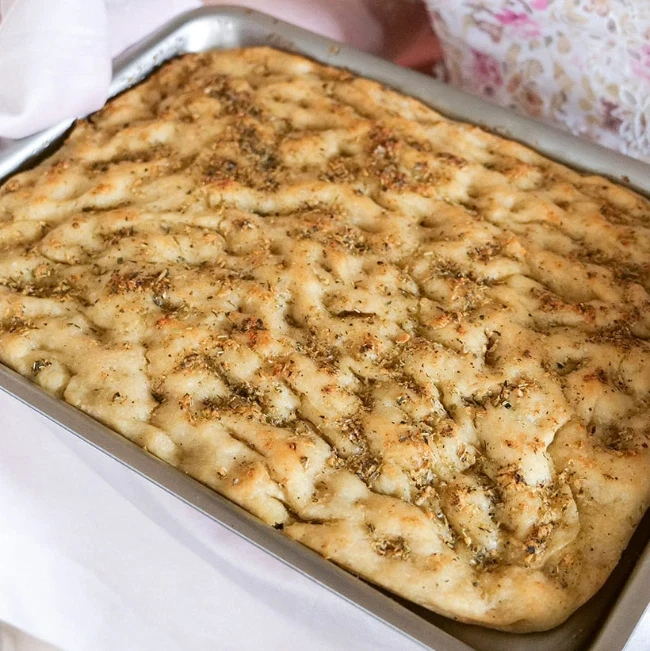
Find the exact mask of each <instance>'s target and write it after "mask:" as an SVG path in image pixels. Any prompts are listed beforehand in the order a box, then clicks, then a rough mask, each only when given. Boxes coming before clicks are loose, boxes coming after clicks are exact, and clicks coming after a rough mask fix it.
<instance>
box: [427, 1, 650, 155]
mask: <svg viewBox="0 0 650 651" xmlns="http://www.w3.org/2000/svg"><path fill="white" fill-rule="evenodd" d="M426 2H427V5H428V8H429V12H430V15H431V19H432V22H433V25H434V28H435V31H436V34H437V35H438V37H439V39H440V42H441V45H442V48H443V51H444V68H443V74H444V75H445V76H446V77H447V79H448V80H449V81H451V82H452V83H453V84H456V85H458V86H459V87H461V88H463V89H465V90H468V91H470V92H474V93H477V94H480V95H484V96H486V97H488V98H489V99H491V100H493V101H495V102H497V103H499V104H501V105H503V106H508V107H512V108H515V109H517V110H519V111H522V112H524V113H527V114H528V115H530V116H532V117H535V118H539V119H542V120H545V121H548V122H551V123H554V124H557V125H560V126H564V127H566V128H567V129H569V130H570V131H573V132H574V133H575V134H577V135H580V136H583V137H586V138H589V139H591V140H594V141H596V142H599V143H601V144H602V145H605V146H606V147H610V148H612V149H618V150H620V151H622V152H623V153H625V154H628V155H629V156H632V157H634V158H638V159H641V160H644V161H646V162H650V0H478V1H477V0H458V1H457V2H448V0H426Z"/></svg>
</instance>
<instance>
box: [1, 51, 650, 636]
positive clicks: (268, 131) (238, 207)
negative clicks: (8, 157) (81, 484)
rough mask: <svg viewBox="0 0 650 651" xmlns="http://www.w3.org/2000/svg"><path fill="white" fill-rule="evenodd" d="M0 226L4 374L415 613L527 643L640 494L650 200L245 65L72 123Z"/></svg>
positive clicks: (293, 59) (451, 126)
mask: <svg viewBox="0 0 650 651" xmlns="http://www.w3.org/2000/svg"><path fill="white" fill-rule="evenodd" d="M0 219H1V221H0V246H1V247H2V255H1V256H0V319H1V328H0V360H1V361H2V362H3V363H5V364H7V365H8V366H10V367H12V368H14V369H16V370H17V371H18V372H20V373H22V374H23V375H25V376H26V377H28V378H30V379H31V380H33V381H34V382H36V383H37V384H39V385H41V386H42V387H44V388H45V389H46V390H47V391H49V392H51V393H53V394H54V395H56V396H60V397H61V398H63V399H65V400H66V401H67V402H69V403H70V404H72V405H74V406H76V407H78V408H79V409H81V410H83V411H85V412H86V413H88V414H90V415H92V416H93V417H95V418H97V419H99V420H100V421H102V422H104V423H106V424H107V425H109V426H110V427H112V428H113V429H115V430H116V431H118V432H120V433H122V434H123V435H125V436H126V437H128V438H129V439H131V440H133V441H135V442H136V443H138V444H139V445H141V446H142V447H143V448H145V449H147V450H149V451H151V452H152V453H154V454H156V455H158V456H159V457H161V458H162V459H164V460H166V461H168V462H169V463H170V464H173V465H174V466H176V467H177V468H179V469H180V470H182V471H183V472H185V473H187V474H189V475H191V476H192V477H195V478H196V479H198V480H200V481H201V482H203V483H205V484H207V485H208V486H210V487H212V488H214V489H215V490H217V491H219V492H220V493H222V494H224V495H226V496H228V497H229V498H230V499H232V500H233V501H235V502H236V503H238V504H240V505H242V506H243V507H244V508H246V509H247V510H248V511H250V512H251V513H253V514H255V515H257V516H258V517H260V518H261V519H262V520H264V521H266V522H267V523H269V524H271V525H275V526H276V527H277V528H280V529H282V530H283V531H284V533H285V534H286V535H288V536H290V537H291V538H294V539H296V540H298V541H300V542H302V543H304V544H305V545H308V546H309V547H311V548H313V549H315V550H317V551H318V552H320V553H321V554H322V555H323V556H325V557H327V558H329V559H332V560H333V561H335V562H336V563H338V564H340V565H342V566H344V567H346V568H349V569H350V570H352V571H353V572H355V573H358V574H359V575H361V576H363V577H365V578H367V579H369V580H370V581H373V582H376V583H378V584H380V585H382V586H384V587H386V588H388V589H390V590H392V591H394V592H395V593H398V594H400V595H402V596H404V597H407V598H408V599H411V600H413V601H415V602H417V603H419V604H422V605H423V606H426V607H428V608H431V609H433V610H435V611H438V612H440V613H443V614H445V615H448V616H450V617H454V618H456V619H459V620H462V621H466V622H474V623H481V624H484V625H487V626H491V627H497V628H502V629H505V630H512V631H531V630H541V629H546V628H549V627H552V626H554V625H556V624H558V623H560V622H562V621H563V620H564V619H565V618H566V617H567V616H568V615H569V614H570V613H571V612H572V611H573V610H574V609H575V608H577V607H578V606H579V605H580V604H582V603H584V602H585V601H586V600H587V599H588V598H589V597H590V596H591V595H593V594H594V593H595V591H596V590H597V589H598V588H599V587H600V585H601V584H602V583H603V581H604V580H605V578H606V577H607V575H608V574H609V573H610V571H611V570H612V568H613V567H614V566H615V564H616V562H617V561H618V558H619V556H620V554H621V552H622V551H623V549H624V548H625V546H626V544H627V541H628V539H629V538H630V536H631V534H632V532H633V530H634V528H635V527H636V525H637V524H638V522H639V520H640V518H641V516H642V515H643V513H644V511H645V510H646V508H647V506H648V500H649V497H650V479H649V477H650V450H649V449H648V446H649V441H650V438H649V431H650V413H649V410H648V404H649V402H648V399H649V395H650V345H649V343H648V337H649V336H650V302H649V298H648V290H650V267H649V262H650V204H649V202H648V201H647V200H645V199H643V198H642V197H640V196H637V195H636V194H635V193H633V192H631V191H629V190H626V189H623V188H622V187H618V186H616V185H615V184H613V183H611V182H609V181H607V180H604V179H602V178H598V177H594V176H585V175H582V174H579V173H577V172H574V171H571V170H569V169H567V168H566V167H563V166H561V165H558V164H556V163H553V162H551V161H549V160H547V159H545V158H543V157H542V156H540V155H538V154H536V153H534V152H532V151H531V150H529V149H527V148H525V147H523V146H521V145H519V144H516V143H513V142H510V141H508V140H505V139H503V138H500V137H497V136H495V135H491V134H489V133H487V132H485V131H483V130H481V129H480V128H478V127H474V126H470V125H466V124H458V123H455V122H452V121H449V120H447V119H445V118H444V117H442V116H440V115H439V114H437V113H436V112H434V111H432V110H431V109H429V108H427V107H426V106H424V105H422V104H421V103H419V102H416V101H414V100H413V99H410V98H407V97H404V96H403V95H400V94H398V93H396V92H394V91H391V90H388V89H386V88H383V87H382V86H380V85H379V84H377V83H374V82H371V81H368V80H365V79H360V78H358V77H356V76H354V75H352V74H350V73H348V72H346V71H343V70H338V69H335V68H329V67H325V66H322V65H319V64H317V63H314V62H311V61H309V60H306V59H304V58H301V57H298V56H293V55H290V54H286V53H282V52H279V51H275V50H272V49H268V48H254V49H245V50H234V51H220V52H208V53H204V54H198V55H187V56H184V57H181V58H179V59H176V60H174V61H172V62H170V63H168V64H166V65H164V66H163V67H162V68H161V69H160V70H159V71H158V72H156V73H155V74H153V75H152V76H151V77H150V78H149V79H148V80H147V81H145V82H144V83H142V84H140V85H139V86H137V87H135V88H133V89H132V90H129V91H128V92H126V93H124V94H123V95H121V96H120V97H118V98H116V99H114V100H112V101H110V102H109V103H108V105H107V106H106V107H105V108H104V109H103V110H101V111H100V112H98V113H97V114H95V115H93V116H91V117H90V118H89V119H88V120H81V121H79V122H78V123H77V125H76V126H75V127H74V129H73V131H72V133H71V134H70V135H69V137H68V138H67V140H66V142H65V143H64V144H63V145H62V146H61V147H60V149H59V150H58V151H57V152H56V153H54V154H53V155H52V156H50V157H49V158H47V159H46V160H45V161H43V162H42V163H40V164H39V165H38V166H37V167H35V168H34V169H32V170H30V171H27V172H23V173H20V174H18V175H16V176H14V177H13V178H11V179H10V180H8V181H7V182H5V183H4V184H3V185H2V186H1V187H0ZM34 453H35V454H37V453H38V451H36V450H35V451H34Z"/></svg>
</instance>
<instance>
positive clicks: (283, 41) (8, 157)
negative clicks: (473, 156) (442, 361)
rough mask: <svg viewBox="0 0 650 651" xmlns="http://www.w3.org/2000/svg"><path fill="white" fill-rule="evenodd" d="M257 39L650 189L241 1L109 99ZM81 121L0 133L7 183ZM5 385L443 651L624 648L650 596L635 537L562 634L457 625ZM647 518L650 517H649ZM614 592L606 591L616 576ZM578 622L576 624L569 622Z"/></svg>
mask: <svg viewBox="0 0 650 651" xmlns="http://www.w3.org/2000/svg"><path fill="white" fill-rule="evenodd" d="M252 45H269V46H273V47H277V48H280V49H284V50H289V51H293V52H296V53H299V54H303V55H305V56H308V57H311V58H313V59H316V60H318V61H321V62H323V63H328V64H331V65H336V66H339V67H345V68H348V69H349V70H351V71H353V72H355V73H358V74H361V75H363V76H366V77H369V78H372V79H376V80H377V81H380V82H382V83H385V84H386V85H388V86H390V87H392V88H395V89H397V90H400V91H402V92H404V93H406V94H408V95H411V96H413V97H416V98H418V99H420V100H422V101H423V102H425V103H426V104H429V105H430V106H432V107H433V108H435V109H436V110H439V111H440V112H441V113H443V114H445V115H448V116H449V117H452V118H455V119H459V120H463V121H467V122H473V123H475V124H479V125H481V126H484V127H485V128H487V129H489V130H491V131H494V132H496V133H499V134H501V135H504V136H506V137H509V138H512V139H514V140H518V141H520V142H523V143H524V144H527V145H529V146H531V147H533V148H534V149H537V150H538V151H540V152H542V153H544V154H545V155H547V156H549V157H550V158H553V159H555V160H558V161H560V162H563V163H565V164H567V165H570V166H572V167H575V168H578V169H581V170H584V171H585V172H593V173H596V174H600V175H606V176H608V177H610V178H612V179H614V180H616V181H618V182H619V183H621V184H623V185H628V186H629V187H631V188H633V189H635V190H637V191H639V192H641V193H643V194H646V195H648V194H650V166H648V165H645V164H644V163H641V162H639V161H635V160H633V159H630V158H627V157H625V156H622V155H620V154H616V153H613V152H611V151H609V150H607V149H605V148H603V147H600V146H598V145H594V144H591V143H588V142H585V141H582V140H580V139H578V138H575V137H573V136H571V135H568V134H566V133H564V132H562V131H560V130H558V129H555V128H553V127H550V126H547V125H544V124H541V123H538V122H535V121H532V120H529V119H527V118H524V117H522V116H519V115H517V114H515V113H513V112H511V111H508V110H505V109H502V108H499V107H497V106H494V105H492V104H489V103H487V102H485V101H483V100H481V99H479V98H477V97H474V96H471V95H467V94H466V93H463V92H461V91H459V90H457V89H454V88H452V87H449V86H447V85H445V84H442V83H440V82H437V81H435V80H433V79H431V78H429V77H426V76H424V75H421V74H419V73H416V72H413V71H410V70H406V69H404V68H400V67H398V66H396V65H394V64H391V63H389V62H387V61H384V60H382V59H378V58H377V57H374V56H372V55H369V54H366V53H363V52H359V51H357V50H355V49H353V48H350V47H348V46H344V45H341V44H340V43H337V42H335V41H332V40H330V39H326V38H323V37H320V36H317V35H315V34H313V33H311V32H308V31H306V30H303V29H300V28H298V27H295V26H293V25H289V24H287V23H283V22H281V21H278V20H276V19H274V18H271V17H269V16H266V15H265V14H260V13H258V12H253V11H251V10H248V9H242V8H238V7H218V8H217V7H206V8H202V9H197V10H195V11H193V12H190V13H188V14H185V15H184V16H181V17H179V18H177V19H175V20H173V21H171V22H170V23H168V24H167V25H165V26H163V27H162V28H161V29H159V30H158V31H157V32H155V33H154V34H152V35H151V36H150V37H148V38H147V39H145V40H143V41H141V42H140V43H139V44H137V45H135V46H133V47H132V48H130V49H129V50H127V51H126V52H125V53H124V54H122V55H121V56H120V57H118V58H117V59H116V60H115V61H114V65H113V82H112V84H111V91H110V92H111V96H112V95H116V94H118V93H119V92H121V91H123V90H125V89H126V88H128V87H130V86H132V85H133V84H135V83H137V82H138V81H140V80H141V79H142V78H144V77H145V76H146V75H147V74H149V73H150V72H151V71H152V70H153V69H154V68H155V67H157V66H158V65H159V64H161V63H162V62H164V61H165V60H167V59H169V58H171V57H172V56H175V55H178V54H183V53H186V52H198V51H202V50H205V49H210V48H214V47H220V48H226V47H242V46H252ZM71 124H72V122H71V121H67V122H62V123H60V124H58V125H55V126H53V127H51V128H50V129H47V130H45V131H42V132H40V133H38V134H35V135H33V136H30V137H28V138H23V139H21V140H14V141H10V140H4V139H1V138H0V181H1V180H2V179H3V178H4V177H6V176H8V175H10V174H12V173H14V172H15V171H17V170H18V169H20V168H22V167H25V166H28V165H29V164H30V163H32V162H33V161H34V160H36V159H37V158H38V157H39V156H42V155H43V153H44V152H47V151H49V149H50V148H52V147H53V146H54V145H56V143H57V142H58V141H60V139H61V136H62V135H63V134H65V133H66V131H67V130H68V128H69V127H70V125H71ZM0 389H2V390H3V391H5V392H7V393H9V394H11V395H13V396H14V397H16V398H18V399H19V400H20V401H22V402H23V403H25V404H26V405H28V406H30V407H31V408H33V409H35V410H36V411H38V412H39V413H41V414H43V415H44V416H46V417H47V418H49V419H50V420H52V421H54V422H55V423H57V424H59V425H61V426H63V427H64V428H66V429H67V430H69V431H70V432H72V433H73V434H75V435H76V436H78V437H80V438H82V439H83V440H85V441H86V442H88V443H90V444H91V445H93V446H94V447H96V448H98V449H100V450H102V451H103V452H105V453H106V454H108V455H109V456H111V457H112V458H114V459H116V460H117V461H119V462H120V463H122V464H124V465H126V466H127V467H129V468H131V469H132V470H134V471H135V472H137V473H139V474H140V475H142V476H144V477H146V478H147V479H149V480H150V481H152V482H153V483H155V484H156V485H158V486H160V487H161V488H163V489H164V490H166V491H168V492H169V493H171V494H173V495H175V496H176V497H178V498H179V499H181V500H183V501H184V502H186V503H188V504H189V505H191V506H193V507H194V508H196V509H198V510H199V511H201V512H203V513H204V514H205V515H207V516H208V517H210V518H212V519H214V520H216V521H217V522H219V523H221V524H222V525H223V526H225V527H227V528H228V529H230V530H231V531H234V532H235V533H237V534H239V535H241V536H243V537H244V538H246V539H247V540H249V541H250V542H252V543H253V544H255V545H256V546H258V547H260V548H261V549H263V550H265V551H267V552H268V553H270V554H272V555H273V556H275V557H276V558H278V559H279V560H281V561H282V562H284V563H286V564H287V565H289V566H291V567H293V568H295V569H297V570H298V571H300V572H301V573H303V574H305V575H306V576H308V577H309V578H311V579H313V580H314V581H316V582H317V583H319V584H321V585H323V586H324V587H326V588H328V589H329V590H331V591H333V592H335V593H336V594H339V595H340V596H342V597H343V598H344V599H346V600H348V601H349V602H351V603H353V604H355V605H356V606H358V607H359V608H361V609H362V610H364V611H366V612H368V613H369V614H371V615H373V616H375V617H377V618H378V619H381V620H382V621H384V622H385V623H387V624H388V625H390V626H392V627H393V628H395V629H397V630H399V631H401V632H402V633H404V634H405V635H407V636H408V637H410V638H411V639H413V640H414V641H418V642H420V643H422V644H424V645H426V646H428V647H430V648H433V649H436V650H437V651H447V650H448V651H461V650H466V649H470V648H472V647H475V648H481V649H485V650H486V651H491V650H492V649H503V648H508V649H511V650H513V651H515V650H516V649H526V651H541V650H542V649H554V651H564V650H566V651H568V650H569V649H577V648H589V649H590V650H591V651H610V650H612V649H622V648H623V647H624V646H625V643H626V641H627V639H628V638H629V636H630V635H631V634H632V631H633V629H634V628H635V626H636V625H637V623H638V621H639V619H640V618H641V616H642V615H643V611H644V609H645V607H646V605H647V604H648V602H649V601H650V544H648V541H647V540H645V541H642V542H641V543H639V541H638V540H637V543H636V546H637V547H641V546H642V545H643V544H645V549H644V550H643V551H642V552H640V555H639V552H638V551H635V552H629V550H628V552H629V553H628V552H626V553H625V554H624V556H623V560H624V563H622V564H625V565H627V566H628V567H627V568H622V569H621V568H617V570H616V571H615V574H616V573H617V572H618V574H619V575H620V574H621V572H622V573H623V576H619V577H618V578H617V579H616V583H622V582H623V581H624V580H625V578H626V577H625V576H624V575H625V574H627V572H629V567H631V566H632V565H633V564H634V562H635V561H636V565H635V566H634V569H633V570H632V571H631V573H630V574H629V577H627V579H626V580H625V584H624V586H623V588H622V589H621V588H620V587H616V586H615V587H614V588H611V587H610V588H609V589H608V590H609V596H608V598H607V599H608V600H609V601H608V603H606V604H605V605H604V606H603V604H602V603H600V604H599V601H598V600H599V598H600V597H599V595H600V594H601V593H599V595H597V596H596V597H594V598H593V599H592V600H591V601H590V602H588V604H586V605H585V606H583V607H582V608H581V609H580V610H579V611H578V612H577V613H576V614H575V615H573V616H572V617H571V618H570V619H569V620H568V622H567V623H566V624H564V625H562V626H561V627H559V628H557V629H554V630H553V631H549V632H546V633H536V634H529V635H512V634H508V633H501V632H498V631H491V630H488V629H484V628H481V627H476V626H469V625H465V624H460V623H457V622H452V621H451V620H447V619H445V618H443V617H440V616H438V615H436V614H434V613H429V611H426V612H425V613H422V609H418V608H417V607H413V606H412V605H409V604H406V605H402V604H401V603H398V602H397V601H396V600H395V599H394V598H392V597H390V596H388V595H386V594H384V593H383V592H381V591H380V590H379V589H377V588H375V587H373V586H370V585H369V584H367V583H365V582H364V581H362V580H360V579H358V578H356V577H354V576H353V575H352V574H350V573H349V572H346V571H344V570H342V569H340V568H339V567H337V566H336V565H334V564H333V563H330V562H328V561H325V560H324V559H322V558H321V557H320V556H319V555H318V554H316V553H314V552H312V551H311V550H309V549H307V548H305V547H303V546H302V545H300V544H298V543H295V542H294V541H291V540H289V539H288V538H286V537H285V536H283V535H282V534H281V533H279V532H277V531H275V530H273V529H272V528H270V527H269V526H268V525H266V524H264V523H262V522H261V521H259V520H257V519H256V518H255V517H253V516H251V515H250V514H248V513H247V512H246V511H244V510H243V509H241V508H239V507H238V506H236V505H235V504H233V503H232V502H230V501H229V500H227V499H225V498H223V497H221V496H220V495H218V494H217V493H215V492H214V491H212V490H211V489H209V488H207V487H205V486H203V485H202V484H200V483H199V482H197V481H195V480H193V479H191V478H190V477H188V476H186V475H184V474H183V473H181V472H178V470H176V469H175V468H173V467H171V466H169V465H168V464H166V463H164V462H163V461H160V460H159V459H157V458H156V457H154V456H152V455H150V454H148V453H147V452H145V451H144V450H142V449H141V448H139V447H138V446H136V445H135V444H133V443H131V442H130V441H128V440H127V439H126V438H124V437H122V436H120V435H119V434H116V433H115V432H113V431H112V430H110V429H109V428H107V427H105V426H104V425H102V424H101V423H99V422H98V421H96V420H94V419H92V418H90V417H89V416H87V415H85V414H83V413H82V412H80V411H79V410H77V409H75V408H74V407H71V406H70V405H67V404H66V403H64V402H62V401H61V400H59V399H57V398H54V397H53V396H50V395H49V394H47V393H46V392H45V391H43V390H42V389H41V388H40V387H38V386H36V385H34V384H32V383H31V382H30V381H29V380H27V379H25V378H23V377H22V376H20V375H18V374H17V373H15V372H14V371H12V370H10V369H8V368H6V367H4V366H2V365H0ZM647 521H648V517H647V516H646V519H645V520H644V522H647ZM642 526H643V523H642ZM641 533H642V532H641ZM637 538H638V536H637ZM646 538H647V536H646ZM631 556H634V557H631ZM636 556H639V557H638V559H637V558H636ZM614 578H616V577H614ZM608 583H610V582H608ZM604 590H607V584H606V586H605V589H604ZM601 592H603V591H601ZM613 594H618V598H617V599H616V603H615V604H614V605H613V606H611V604H610V603H609V602H611V601H612V598H613ZM589 608H591V611H589ZM594 608H595V609H596V610H598V611H599V619H600V621H602V622H603V625H602V626H601V627H600V628H599V629H598V630H597V631H595V632H592V633H590V634H589V635H584V633H583V629H582V628H581V624H580V622H579V621H578V620H579V619H580V618H581V617H584V616H585V613H588V612H593V610H594ZM581 613H582V615H581ZM576 618H577V619H576ZM572 621H573V622H574V623H573V625H570V624H571V622H572ZM576 621H577V622H578V623H577V624H576ZM567 625H569V626H568V627H567ZM591 625H592V626H593V622H591ZM443 629H444V630H443ZM446 631H448V632H446ZM450 633H451V635H450ZM581 635H582V637H581ZM463 640H464V641H463ZM574 642H575V643H574ZM468 644H469V645H471V646H468ZM475 645H478V646H475Z"/></svg>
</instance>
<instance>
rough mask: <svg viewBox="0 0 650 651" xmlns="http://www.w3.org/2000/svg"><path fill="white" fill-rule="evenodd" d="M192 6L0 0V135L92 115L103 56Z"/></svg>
mask: <svg viewBox="0 0 650 651" xmlns="http://www.w3.org/2000/svg"><path fill="white" fill-rule="evenodd" d="M199 4H200V3H199V2H198V1H197V0H106V1H104V0H0V18H1V19H2V22H0V137H5V138H22V137H24V136H28V135H30V134H32V133H36V132H37V131H40V130H41V129H44V128H45V127H48V126H51V125H53V124H56V123H57V122H59V121H60V120H64V119H70V118H75V117H79V116H82V115H86V114H88V113H90V112H91V111H95V110H97V109H99V108H100V107H101V106H102V105H103V104H104V102H105V101H106V98H107V96H108V87H109V83H110V79H111V57H114V56H115V55H116V54H118V53H119V52H120V51H122V50H123V49H125V48H126V47H128V46H129V45H131V44H132V43H134V42H135V41H137V40H139V39H140V38H142V37H143V36H145V35H146V34H148V33H149V32H151V31H153V30H154V29H155V28H156V27H158V26H160V25H162V24H163V23H164V22H166V21H167V20H170V19H171V18H173V17H174V16H175V15H177V14H179V13H180V12H182V11H186V10H189V9H192V8H194V7H197V6H199Z"/></svg>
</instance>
